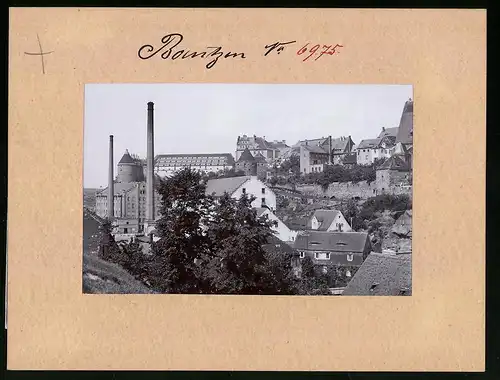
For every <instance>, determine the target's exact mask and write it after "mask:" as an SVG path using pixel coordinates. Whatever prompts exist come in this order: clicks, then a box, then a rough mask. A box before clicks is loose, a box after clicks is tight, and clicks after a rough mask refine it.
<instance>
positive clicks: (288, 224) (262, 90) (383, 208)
mask: <svg viewBox="0 0 500 380" xmlns="http://www.w3.org/2000/svg"><path fill="white" fill-rule="evenodd" d="M83 155H84V157H83V165H84V168H83V273H82V290H83V293H85V294H199V295H203V294H206V295H296V296H300V295H303V296H315V295H316V296H357V295H359V296H411V295H412V184H413V165H412V162H413V86H412V85H394V84H391V85H380V84H377V85H368V84H342V85H340V84H338V85H337V84H191V83H186V84H183V83H175V84H170V83H166V84H87V85H85V91H84V146H83Z"/></svg>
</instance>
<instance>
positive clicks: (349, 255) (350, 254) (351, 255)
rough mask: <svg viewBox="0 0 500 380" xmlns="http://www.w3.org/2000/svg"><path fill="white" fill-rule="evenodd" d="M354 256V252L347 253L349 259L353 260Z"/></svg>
mask: <svg viewBox="0 0 500 380" xmlns="http://www.w3.org/2000/svg"><path fill="white" fill-rule="evenodd" d="M353 258H354V255H353V254H352V253H348V254H347V261H352V260H353Z"/></svg>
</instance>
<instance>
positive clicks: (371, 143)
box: [357, 138, 382, 149]
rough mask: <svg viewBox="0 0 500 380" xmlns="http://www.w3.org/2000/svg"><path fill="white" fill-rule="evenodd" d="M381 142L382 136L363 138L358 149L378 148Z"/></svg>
mask: <svg viewBox="0 0 500 380" xmlns="http://www.w3.org/2000/svg"><path fill="white" fill-rule="evenodd" d="M381 142H382V139H381V138H378V139H365V140H361V142H360V143H359V145H358V146H357V149H370V148H378V146H379V145H380V143H381Z"/></svg>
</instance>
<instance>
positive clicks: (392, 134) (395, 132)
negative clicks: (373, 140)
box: [378, 127, 399, 141]
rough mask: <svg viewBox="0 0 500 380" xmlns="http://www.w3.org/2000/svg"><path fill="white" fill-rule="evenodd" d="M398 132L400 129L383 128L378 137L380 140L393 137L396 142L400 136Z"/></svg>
mask: <svg viewBox="0 0 500 380" xmlns="http://www.w3.org/2000/svg"><path fill="white" fill-rule="evenodd" d="M398 130H399V128H398V127H394V128H384V127H382V131H381V132H380V134H379V135H378V138H379V139H381V138H383V137H387V136H389V137H392V138H393V139H394V141H396V136H397V135H398Z"/></svg>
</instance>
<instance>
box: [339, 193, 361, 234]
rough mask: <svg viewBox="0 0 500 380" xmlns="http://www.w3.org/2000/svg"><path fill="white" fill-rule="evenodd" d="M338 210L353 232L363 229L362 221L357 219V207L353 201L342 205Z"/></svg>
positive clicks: (350, 200)
mask: <svg viewBox="0 0 500 380" xmlns="http://www.w3.org/2000/svg"><path fill="white" fill-rule="evenodd" d="M339 208H340V211H341V212H342V215H344V217H345V218H346V220H347V222H348V223H349V224H350V225H351V228H352V229H353V230H354V231H357V230H358V229H360V228H362V227H363V221H362V220H361V219H360V217H359V210H358V205H357V203H356V201H355V200H354V199H349V200H348V201H347V202H345V203H342V204H341V205H340V207H339Z"/></svg>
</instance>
